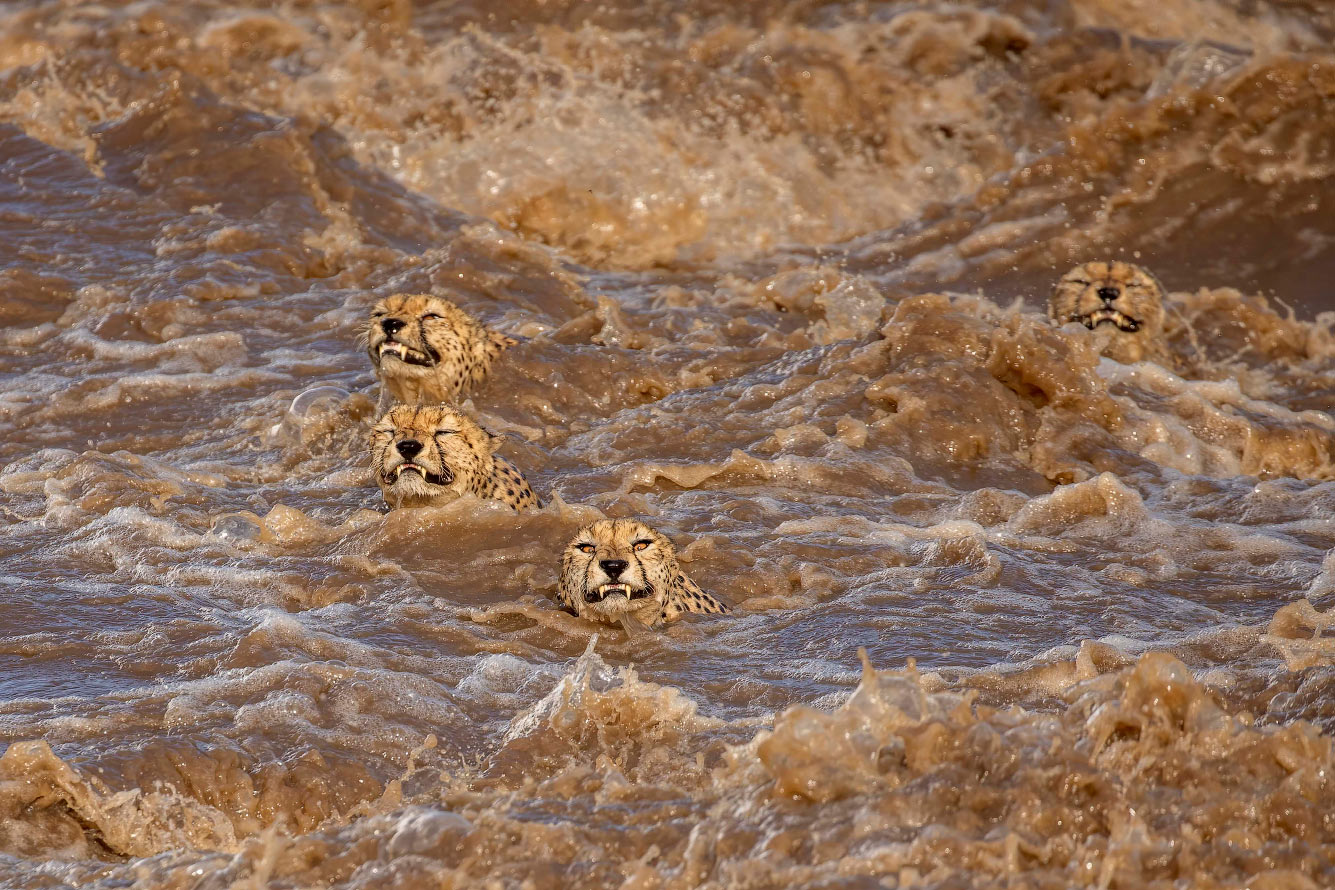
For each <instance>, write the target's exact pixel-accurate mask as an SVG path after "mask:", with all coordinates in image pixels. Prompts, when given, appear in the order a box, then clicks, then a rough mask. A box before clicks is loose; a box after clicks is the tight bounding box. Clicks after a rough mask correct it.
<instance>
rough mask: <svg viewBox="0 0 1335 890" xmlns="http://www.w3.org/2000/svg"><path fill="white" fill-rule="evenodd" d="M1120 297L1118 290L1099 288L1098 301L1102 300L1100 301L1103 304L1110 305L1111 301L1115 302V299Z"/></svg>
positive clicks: (1120, 293) (1114, 288)
mask: <svg viewBox="0 0 1335 890" xmlns="http://www.w3.org/2000/svg"><path fill="white" fill-rule="evenodd" d="M1121 295H1122V291H1121V289H1120V288H1116V287H1101V288H1099V299H1100V300H1102V301H1103V302H1105V303H1111V302H1112V301H1113V300H1116V299H1117V298H1118V297H1120V296H1121Z"/></svg>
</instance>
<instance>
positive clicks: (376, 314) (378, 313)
mask: <svg viewBox="0 0 1335 890" xmlns="http://www.w3.org/2000/svg"><path fill="white" fill-rule="evenodd" d="M371 317H372V318H384V317H385V310H384V309H377V310H375V311H374V312H372V313H371Z"/></svg>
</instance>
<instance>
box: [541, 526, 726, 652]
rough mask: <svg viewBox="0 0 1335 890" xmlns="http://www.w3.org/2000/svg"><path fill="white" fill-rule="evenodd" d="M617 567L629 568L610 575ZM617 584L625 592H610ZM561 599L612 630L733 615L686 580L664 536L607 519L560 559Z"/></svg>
mask: <svg viewBox="0 0 1335 890" xmlns="http://www.w3.org/2000/svg"><path fill="white" fill-rule="evenodd" d="M617 563H624V564H625V565H624V567H623V568H621V569H620V570H617V571H614V572H612V573H609V568H608V567H609V565H610V566H613V567H615V565H616V564H617ZM618 584H620V585H621V586H622V587H624V590H619V589H613V590H608V589H607V588H608V587H609V586H612V587H613V588H615V587H616V586H617V585H618ZM557 596H558V598H559V599H560V600H561V604H562V605H563V606H565V607H566V609H567V610H568V611H571V612H573V613H575V614H576V615H579V616H580V617H582V618H588V619H591V620H594V621H603V622H606V623H608V624H615V623H617V622H619V621H621V620H622V619H623V618H627V617H629V618H633V619H635V620H636V621H638V622H639V623H640V624H644V625H646V626H649V627H653V626H656V625H659V624H662V623H664V622H667V621H673V620H675V619H677V618H678V617H680V616H681V615H682V613H684V612H700V613H704V614H711V615H721V614H724V613H725V612H730V611H732V610H731V609H730V608H729V607H728V606H727V605H726V604H725V603H723V602H721V601H720V600H718V599H716V598H714V597H712V596H710V595H709V594H707V593H705V592H704V591H703V590H701V589H700V588H699V587H698V586H697V585H696V583H695V582H694V581H692V580H691V579H690V578H688V577H686V575H685V573H684V572H682V570H681V566H680V565H678V563H677V551H676V549H675V548H674V547H673V546H672V542H671V541H669V540H668V539H667V537H666V536H665V535H663V534H661V533H659V532H657V531H655V530H654V529H652V528H650V527H649V526H647V525H645V524H644V523H642V522H638V521H636V520H634V519H604V520H601V521H599V522H595V523H593V524H592V525H586V526H585V527H584V528H582V529H580V530H579V531H578V532H576V533H575V537H574V539H573V540H571V542H570V544H569V545H568V546H567V547H566V549H565V552H564V553H563V554H562V555H561V580H560V584H559V586H558V589H557Z"/></svg>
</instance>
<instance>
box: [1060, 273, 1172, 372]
mask: <svg viewBox="0 0 1335 890" xmlns="http://www.w3.org/2000/svg"><path fill="white" fill-rule="evenodd" d="M1163 299H1164V291H1163V286H1162V285H1160V284H1159V282H1158V280H1157V279H1156V278H1155V277H1154V276H1153V275H1151V274H1150V273H1149V272H1147V271H1145V270H1144V269H1142V268H1140V267H1139V266H1136V265H1133V264H1131V263H1123V262H1120V261H1114V262H1111V263H1102V262H1093V263H1085V264H1084V265H1082V266H1076V267H1075V268H1074V269H1072V270H1071V271H1070V272H1067V273H1066V274H1065V275H1063V276H1062V278H1061V280H1060V281H1059V282H1057V288H1056V290H1055V291H1053V294H1052V297H1051V299H1049V301H1048V314H1049V315H1050V316H1051V317H1052V319H1053V320H1054V321H1056V322H1057V323H1058V324H1066V323H1067V322H1070V321H1074V322H1077V323H1079V324H1082V325H1084V326H1085V327H1087V328H1089V329H1090V330H1091V331H1101V330H1110V331H1111V332H1112V335H1113V339H1112V340H1111V341H1110V342H1111V349H1105V350H1104V351H1105V352H1109V354H1110V355H1112V357H1114V358H1119V357H1120V355H1126V356H1128V358H1129V360H1138V359H1139V358H1140V357H1141V354H1143V352H1144V348H1143V344H1144V343H1145V342H1146V341H1149V340H1153V339H1155V338H1157V337H1158V336H1159V333H1160V332H1161V331H1162V330H1163V323H1164V308H1163ZM1133 341H1134V342H1135V343H1136V344H1137V345H1139V346H1140V348H1138V349H1136V348H1132V346H1133ZM1119 354H1120V355H1119Z"/></svg>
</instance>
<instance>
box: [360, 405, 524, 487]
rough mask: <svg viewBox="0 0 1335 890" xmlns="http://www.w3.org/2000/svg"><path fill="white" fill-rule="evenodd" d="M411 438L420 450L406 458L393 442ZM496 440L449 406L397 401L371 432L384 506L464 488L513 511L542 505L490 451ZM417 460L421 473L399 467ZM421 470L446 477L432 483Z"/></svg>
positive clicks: (514, 471)
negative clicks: (411, 403) (505, 505)
mask: <svg viewBox="0 0 1335 890" xmlns="http://www.w3.org/2000/svg"><path fill="white" fill-rule="evenodd" d="M408 439H413V440H416V441H417V442H420V443H421V444H422V451H421V452H420V453H418V454H417V455H414V456H413V457H412V459H411V460H408V459H405V458H404V456H403V455H402V454H400V453H399V451H398V447H397V446H398V443H399V442H402V441H405V440H408ZM499 443H500V440H499V439H497V438H496V437H495V436H493V435H492V434H491V433H489V432H487V431H486V430H484V429H483V428H482V427H480V426H478V425H477V424H476V423H475V422H473V420H471V419H470V418H469V417H467V416H466V415H464V414H462V413H461V412H459V411H456V410H455V409H453V408H448V407H446V406H443V405H433V406H420V405H400V406H398V407H396V408H393V409H391V410H390V411H389V412H388V413H387V414H386V415H385V416H384V417H382V418H380V421H379V423H377V424H376V425H375V429H374V430H372V432H371V466H372V469H373V470H374V471H375V477H376V483H377V484H378V485H379V486H380V492H381V494H382V495H384V498H385V503H386V504H388V505H389V506H390V507H420V506H435V505H440V504H446V503H449V502H450V501H453V500H455V499H456V498H458V497H460V496H462V495H465V494H474V495H477V496H478V497H480V498H489V499H491V500H497V501H500V502H502V503H504V504H508V505H509V506H510V507H512V508H513V509H514V510H516V511H520V512H522V511H524V510H530V509H532V510H536V509H538V508H540V507H541V506H542V503H541V502H540V501H539V500H538V496H537V495H536V494H534V493H533V489H532V488H531V487H530V486H529V484H528V481H527V480H526V479H525V478H524V475H523V474H522V473H520V472H519V470H518V469H516V468H515V466H514V465H513V464H511V463H510V462H509V461H507V460H506V459H505V458H503V457H497V456H496V455H495V454H494V452H495V450H496V447H497V445H498V444H499ZM404 464H417V465H419V466H421V467H422V468H423V470H424V471H425V473H423V474H419V473H418V472H415V471H412V470H406V471H401V470H399V467H401V466H402V465H404ZM426 473H429V474H435V475H437V476H441V477H446V476H447V477H448V479H447V480H446V481H444V484H439V483H440V482H441V481H442V480H439V479H438V480H437V483H434V484H433V483H432V482H430V481H428V479H427V478H426V475H425V474H426Z"/></svg>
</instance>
